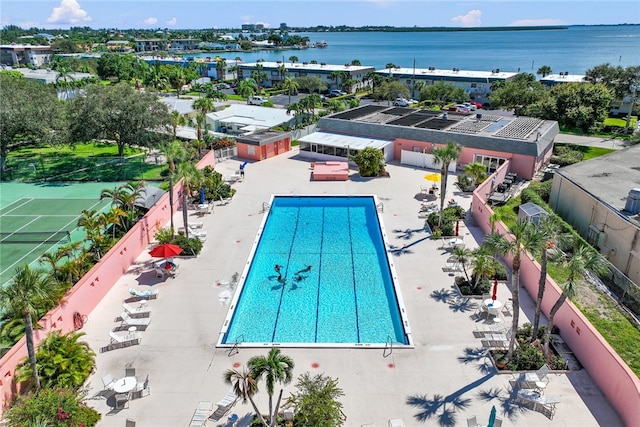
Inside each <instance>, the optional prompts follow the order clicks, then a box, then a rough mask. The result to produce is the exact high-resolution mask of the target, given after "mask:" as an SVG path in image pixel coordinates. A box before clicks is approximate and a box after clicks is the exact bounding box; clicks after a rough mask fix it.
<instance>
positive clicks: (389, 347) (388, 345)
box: [382, 335, 393, 357]
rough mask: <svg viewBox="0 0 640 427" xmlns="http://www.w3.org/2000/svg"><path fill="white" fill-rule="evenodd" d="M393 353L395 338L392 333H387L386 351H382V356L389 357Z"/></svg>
mask: <svg viewBox="0 0 640 427" xmlns="http://www.w3.org/2000/svg"><path fill="white" fill-rule="evenodd" d="M391 353H393V339H392V338H391V336H390V335H387V342H386V343H385V345H384V351H383V352H382V357H389V356H391Z"/></svg>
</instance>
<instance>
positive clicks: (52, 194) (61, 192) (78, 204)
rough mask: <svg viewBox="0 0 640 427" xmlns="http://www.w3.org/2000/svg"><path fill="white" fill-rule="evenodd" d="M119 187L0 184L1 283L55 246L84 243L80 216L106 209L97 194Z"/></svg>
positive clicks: (109, 185) (103, 201) (113, 184)
mask: <svg viewBox="0 0 640 427" xmlns="http://www.w3.org/2000/svg"><path fill="white" fill-rule="evenodd" d="M118 184H119V183H108V182H101V183H88V184H82V183H79V184H68V185H67V184H14V183H2V184H0V194H2V198H1V199H0V283H5V282H7V281H8V280H9V279H10V278H11V277H12V276H13V274H14V273H15V269H16V267H18V266H21V265H24V264H29V263H32V262H34V261H36V260H37V259H38V258H39V257H40V256H41V255H42V254H43V253H45V252H47V251H49V250H51V249H53V248H55V247H56V246H57V245H59V244H67V243H70V242H72V241H73V242H75V241H81V240H83V238H84V232H83V231H82V230H79V229H78V228H77V223H78V217H79V216H80V213H81V212H82V210H84V209H87V210H92V209H95V210H98V211H100V210H102V209H104V208H106V207H108V206H109V204H110V201H109V200H100V192H101V191H102V190H103V189H105V188H113V187H114V186H116V185H118Z"/></svg>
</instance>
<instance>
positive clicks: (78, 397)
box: [5, 389, 100, 427]
mask: <svg viewBox="0 0 640 427" xmlns="http://www.w3.org/2000/svg"><path fill="white" fill-rule="evenodd" d="M83 398H84V395H83V394H77V393H76V392H74V391H73V390H69V389H42V390H40V391H39V392H37V393H36V394H34V395H32V396H30V397H25V396H20V397H19V398H18V400H17V401H16V402H15V403H14V404H13V405H12V406H11V407H10V408H9V409H8V410H7V411H6V413H5V418H6V421H7V425H8V427H22V426H28V425H32V423H34V422H38V421H40V425H47V426H51V427H80V426H85V427H93V426H95V425H96V424H97V423H98V421H100V414H99V413H98V412H96V411H95V410H94V409H93V408H89V407H87V406H86V405H85V404H84V403H82V400H83Z"/></svg>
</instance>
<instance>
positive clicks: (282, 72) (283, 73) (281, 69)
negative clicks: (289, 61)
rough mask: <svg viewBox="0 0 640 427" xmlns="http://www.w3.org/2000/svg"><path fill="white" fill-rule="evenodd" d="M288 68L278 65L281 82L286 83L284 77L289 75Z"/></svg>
mask: <svg viewBox="0 0 640 427" xmlns="http://www.w3.org/2000/svg"><path fill="white" fill-rule="evenodd" d="M287 72H288V71H287V66H286V65H284V64H280V65H278V74H279V75H280V81H281V82H284V76H286V75H287Z"/></svg>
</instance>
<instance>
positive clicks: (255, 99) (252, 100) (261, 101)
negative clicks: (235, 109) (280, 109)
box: [247, 96, 268, 105]
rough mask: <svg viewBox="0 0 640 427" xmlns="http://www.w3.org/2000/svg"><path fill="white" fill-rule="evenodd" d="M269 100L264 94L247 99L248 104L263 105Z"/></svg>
mask: <svg viewBox="0 0 640 427" xmlns="http://www.w3.org/2000/svg"><path fill="white" fill-rule="evenodd" d="M267 101H268V99H267V98H265V97H264V96H250V97H249V98H248V99H247V104H249V105H262V104H264V103H265V102H267Z"/></svg>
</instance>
